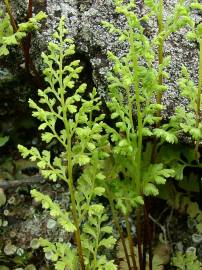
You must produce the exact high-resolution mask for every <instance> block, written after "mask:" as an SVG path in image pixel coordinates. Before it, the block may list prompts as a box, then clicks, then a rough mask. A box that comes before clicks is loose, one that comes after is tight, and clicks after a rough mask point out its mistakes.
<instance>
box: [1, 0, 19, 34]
mask: <svg viewBox="0 0 202 270" xmlns="http://www.w3.org/2000/svg"><path fill="white" fill-rule="evenodd" d="M4 3H5V6H6V11H7V12H8V15H9V17H10V20H11V25H12V27H13V31H14V33H15V32H17V30H18V26H17V24H16V22H15V20H14V17H13V15H12V12H11V6H10V2H9V0H4Z"/></svg>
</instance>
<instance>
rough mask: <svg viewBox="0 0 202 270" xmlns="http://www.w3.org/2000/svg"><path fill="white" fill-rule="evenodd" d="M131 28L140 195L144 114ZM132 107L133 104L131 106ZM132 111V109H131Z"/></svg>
mask: <svg viewBox="0 0 202 270" xmlns="http://www.w3.org/2000/svg"><path fill="white" fill-rule="evenodd" d="M129 27H130V50H131V58H132V59H133V83H134V88H135V102H136V108H137V119H138V127H137V128H138V131H137V133H138V138H137V156H136V177H135V183H133V185H134V186H136V190H137V193H138V194H141V157H142V128H143V123H142V112H141V104H140V88H139V78H138V59H137V55H136V49H135V45H134V42H135V37H134V30H133V27H132V23H131V22H130V21H129ZM130 106H131V107H132V104H130ZM131 109H132V108H131Z"/></svg>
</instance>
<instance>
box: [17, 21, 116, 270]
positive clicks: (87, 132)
mask: <svg viewBox="0 0 202 270" xmlns="http://www.w3.org/2000/svg"><path fill="white" fill-rule="evenodd" d="M66 34H67V30H66V29H65V27H64V17H62V18H61V20H60V23H59V26H58V29H57V31H56V32H55V33H54V35H53V41H51V42H50V43H49V45H48V49H49V54H48V55H46V54H45V53H43V54H42V57H43V61H44V64H45V65H46V68H45V69H44V75H45V80H46V82H47V84H48V86H47V88H46V89H45V90H43V91H42V90H39V91H38V95H39V103H40V105H38V104H37V103H36V102H34V101H33V100H31V99H30V100H29V105H30V107H31V108H32V110H33V113H32V115H33V117H36V118H38V119H39V121H41V124H40V126H39V130H40V131H41V139H42V141H45V142H46V143H50V142H51V141H53V140H57V141H58V143H60V145H61V149H63V150H62V151H61V153H59V155H58V156H52V153H51V151H48V150H43V151H42V152H41V153H40V151H39V150H38V149H37V148H35V147H32V148H31V149H27V148H26V147H24V146H21V145H19V147H18V148H19V151H20V152H21V154H22V156H23V157H24V158H26V157H28V156H29V157H30V159H31V161H36V162H37V165H38V167H39V168H40V171H41V174H42V176H43V177H44V178H46V179H49V180H52V181H54V182H55V181H59V180H63V181H65V182H66V183H67V185H68V188H69V191H70V198H71V208H70V209H64V210H63V209H61V208H60V205H59V204H57V203H55V202H54V201H53V200H52V199H51V198H50V197H49V196H48V195H45V194H42V193H40V192H38V191H36V190H32V192H31V194H32V196H33V197H34V198H35V199H36V201H38V202H41V203H42V206H43V208H45V209H49V211H50V215H51V216H53V217H54V218H55V219H56V220H57V221H58V223H59V224H60V225H61V226H62V227H63V228H64V229H65V231H66V232H67V233H72V232H74V233H75V238H76V243H75V244H76V247H74V248H73V247H71V245H70V243H64V244H63V243H50V242H49V241H48V240H46V239H40V241H39V243H40V244H41V245H42V246H43V247H44V251H45V253H46V254H47V253H48V255H47V256H49V258H50V260H52V261H53V262H54V265H55V268H56V269H59V270H62V269H66V268H68V269H72V270H74V269H75V270H76V269H78V267H79V263H80V267H81V269H84V268H83V267H86V269H116V267H115V265H114V263H113V261H111V260H110V261H108V259H107V257H106V256H105V255H104V254H103V250H106V249H110V248H112V247H113V245H114V243H115V239H114V237H113V236H112V228H111V227H110V226H108V225H106V222H107V219H108V217H107V215H106V214H105V213H104V212H105V211H104V207H103V206H102V205H101V204H97V203H95V202H94V199H95V198H96V197H97V196H101V195H103V193H104V192H105V189H104V188H103V187H102V186H99V185H97V179H99V180H100V181H101V180H103V179H104V178H105V177H104V175H103V174H102V160H103V159H104V158H105V157H106V156H108V154H107V153H106V152H105V151H104V149H103V147H104V146H105V145H106V144H107V141H106V136H105V135H102V132H103V128H104V123H103V121H102V120H103V118H104V115H102V114H101V115H99V116H98V117H94V112H96V111H99V110H100V105H101V102H100V99H99V98H98V97H97V93H96V90H95V89H93V91H92V93H90V94H89V98H88V99H84V98H83V97H82V94H83V93H84V92H85V90H86V87H87V86H86V84H81V85H78V79H79V73H80V72H81V71H82V68H81V67H80V65H79V61H78V60H74V61H72V62H70V63H69V64H68V65H65V64H64V61H66V58H67V57H68V56H72V55H73V54H74V52H75V46H74V44H73V40H72V39H70V38H67V37H66ZM59 124H60V126H61V129H60V130H59V129H58V128H57V126H58V125H59ZM79 167H80V168H81V170H82V173H81V175H80V177H79V178H78V179H74V175H73V170H74V168H77V169H78V168H79ZM73 182H74V183H73ZM75 186H76V187H75ZM106 235H109V236H106ZM83 262H84V264H85V266H84V265H83Z"/></svg>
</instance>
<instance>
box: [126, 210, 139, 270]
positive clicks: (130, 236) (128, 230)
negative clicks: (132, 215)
mask: <svg viewBox="0 0 202 270" xmlns="http://www.w3.org/2000/svg"><path fill="white" fill-rule="evenodd" d="M125 222H126V230H127V234H128V241H129V247H130V253H131V258H132V262H133V269H134V270H138V268H137V264H136V259H135V252H134V243H133V239H132V235H131V227H130V223H129V221H128V214H126V215H125Z"/></svg>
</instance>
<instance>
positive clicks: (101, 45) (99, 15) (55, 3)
mask: <svg viewBox="0 0 202 270" xmlns="http://www.w3.org/2000/svg"><path fill="white" fill-rule="evenodd" d="M1 1H2V0H1ZM142 1H143V0H138V1H137V6H138V7H137V11H138V12H139V13H144V10H143V8H142ZM11 2H14V3H13V10H15V11H16V16H17V17H18V18H20V16H21V17H22V15H23V14H25V10H26V2H27V1H26V0H23V1H22V0H15V1H11ZM33 2H34V12H35V13H36V12H38V11H39V10H43V11H45V12H46V13H47V14H48V19H47V22H46V24H44V26H43V29H42V30H41V31H40V32H39V33H37V34H36V35H35V37H34V39H33V46H32V49H31V54H32V58H33V60H34V62H35V64H36V66H37V68H38V69H41V68H42V66H41V59H40V54H41V52H42V51H43V50H45V49H46V44H47V42H48V41H49V40H50V39H51V34H52V33H53V31H54V29H55V27H56V26H57V23H58V21H59V18H60V16H61V15H65V16H66V26H67V28H68V29H69V35H70V36H71V37H73V38H74V39H75V41H76V48H77V53H78V57H79V56H84V58H83V59H84V62H87V65H88V66H91V70H92V74H89V76H92V79H93V82H94V85H95V86H96V87H97V89H98V92H99V94H100V95H101V96H104V97H105V98H106V97H107V79H106V77H107V72H108V70H109V69H110V67H111V63H109V61H108V60H107V56H106V55H107V51H108V50H111V51H113V52H115V53H116V54H118V55H121V54H123V53H124V52H125V51H126V50H127V46H126V45H120V44H119V43H118V42H117V39H116V37H115V36H113V35H111V34H109V33H108V32H107V30H106V29H105V28H104V27H103V26H102V24H101V22H102V21H109V22H113V23H115V24H116V25H117V26H119V27H120V28H124V25H125V19H124V17H123V16H121V15H118V14H116V13H115V11H114V4H113V0H35V1H33ZM175 3H176V0H166V1H165V14H164V16H165V17H167V15H168V14H170V12H172V8H173V7H174V5H175ZM194 17H195V20H196V21H197V22H199V21H200V20H201V19H202V16H201V15H200V14H194ZM156 29H157V26H156V23H155V22H153V24H152V25H151V29H150V28H148V29H147V30H148V31H149V33H151V32H155V30H156ZM185 32H186V31H185V30H181V31H180V32H179V33H177V34H175V35H172V37H171V38H170V39H169V40H168V41H167V42H166V48H165V54H166V55H167V54H171V56H172V66H171V69H170V71H171V78H170V80H169V89H168V91H167V92H166V93H165V94H164V97H163V100H164V103H165V104H166V105H167V112H168V114H169V112H172V111H173V108H174V107H175V106H176V105H177V104H181V103H183V102H184V103H185V104H186V101H182V100H181V98H180V97H179V92H178V88H177V85H176V80H177V78H178V77H179V71H180V66H181V64H182V63H184V64H185V65H186V66H187V67H189V69H190V71H191V74H192V75H193V77H194V78H195V79H196V78H197V74H198V51H197V45H196V44H195V43H188V42H187V41H186V40H185V39H184V34H185Z"/></svg>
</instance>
